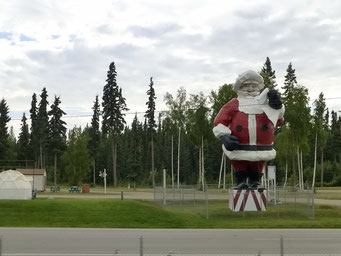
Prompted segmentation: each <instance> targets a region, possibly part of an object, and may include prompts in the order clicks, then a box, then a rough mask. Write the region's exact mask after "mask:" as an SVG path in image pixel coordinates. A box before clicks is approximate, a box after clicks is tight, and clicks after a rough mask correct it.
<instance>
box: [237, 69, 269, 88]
mask: <svg viewBox="0 0 341 256" xmlns="http://www.w3.org/2000/svg"><path fill="white" fill-rule="evenodd" d="M246 81H255V82H257V83H258V88H259V90H262V89H263V88H264V79H263V77H262V76H261V75H259V74H258V73H257V72H255V71H252V70H248V71H245V72H243V73H241V74H240V75H239V76H238V77H237V79H236V82H235V83H234V84H233V90H234V91H237V90H238V89H239V88H240V87H241V86H242V84H243V83H245V82H246Z"/></svg>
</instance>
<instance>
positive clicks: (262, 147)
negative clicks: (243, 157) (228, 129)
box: [237, 145, 272, 151]
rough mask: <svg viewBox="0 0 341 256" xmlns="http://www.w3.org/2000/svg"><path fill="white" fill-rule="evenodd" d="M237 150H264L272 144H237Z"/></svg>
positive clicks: (268, 148)
mask: <svg viewBox="0 0 341 256" xmlns="http://www.w3.org/2000/svg"><path fill="white" fill-rule="evenodd" d="M237 150H247V151H266V150H272V145H239V146H238V149H237Z"/></svg>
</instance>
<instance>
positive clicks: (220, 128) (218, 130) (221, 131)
mask: <svg viewBox="0 0 341 256" xmlns="http://www.w3.org/2000/svg"><path fill="white" fill-rule="evenodd" d="M212 131H213V134H214V136H216V137H217V138H220V137H221V136H223V135H230V134H231V130H230V128H228V127H227V126H225V125H223V124H218V125H217V126H215V127H214V128H213V129H212Z"/></svg>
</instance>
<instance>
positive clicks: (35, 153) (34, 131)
mask: <svg viewBox="0 0 341 256" xmlns="http://www.w3.org/2000/svg"><path fill="white" fill-rule="evenodd" d="M37 115H38V108H37V95H36V94H35V93H34V94H33V95H32V101H31V109H30V118H31V128H30V129H31V133H30V149H31V154H30V157H31V158H32V159H34V160H35V166H38V159H39V127H38V117H37Z"/></svg>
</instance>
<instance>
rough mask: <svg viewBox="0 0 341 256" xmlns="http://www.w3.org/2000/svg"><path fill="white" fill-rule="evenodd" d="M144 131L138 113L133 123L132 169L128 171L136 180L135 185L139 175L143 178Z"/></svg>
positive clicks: (129, 175) (130, 176)
mask: <svg viewBox="0 0 341 256" xmlns="http://www.w3.org/2000/svg"><path fill="white" fill-rule="evenodd" d="M142 133H143V128H142V123H141V122H139V120H138V119H137V114H135V117H134V119H133V122H132V124H131V154H132V160H133V162H132V166H131V169H130V170H129V172H128V178H130V179H131V180H132V181H133V182H134V187H135V182H136V179H137V177H139V178H140V179H141V180H142V179H143V173H142V150H143V149H142V147H143V145H142V137H143V135H142Z"/></svg>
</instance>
